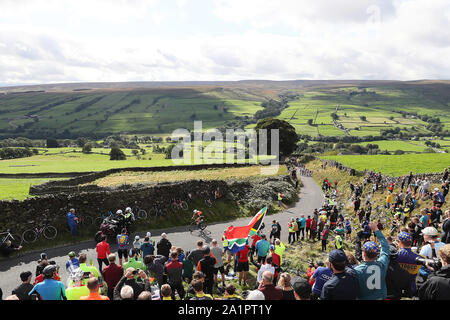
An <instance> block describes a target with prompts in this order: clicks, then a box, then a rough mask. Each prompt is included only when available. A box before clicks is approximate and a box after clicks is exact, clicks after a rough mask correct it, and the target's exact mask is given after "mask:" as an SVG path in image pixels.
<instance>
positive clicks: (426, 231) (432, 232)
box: [422, 227, 439, 236]
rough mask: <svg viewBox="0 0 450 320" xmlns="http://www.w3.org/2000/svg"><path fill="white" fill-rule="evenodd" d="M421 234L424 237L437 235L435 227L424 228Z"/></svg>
mask: <svg viewBox="0 0 450 320" xmlns="http://www.w3.org/2000/svg"><path fill="white" fill-rule="evenodd" d="M422 234H423V235H425V236H437V235H439V232H438V231H437V229H436V228H435V227H426V228H425V229H423V230H422Z"/></svg>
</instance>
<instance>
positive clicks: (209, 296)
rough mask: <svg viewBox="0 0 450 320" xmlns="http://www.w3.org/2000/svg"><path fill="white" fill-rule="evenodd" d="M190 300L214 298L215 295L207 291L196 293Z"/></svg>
mask: <svg viewBox="0 0 450 320" xmlns="http://www.w3.org/2000/svg"><path fill="white" fill-rule="evenodd" d="M190 300H214V299H213V297H212V296H211V295H209V294H205V293H196V294H195V297H192V298H191V299H190Z"/></svg>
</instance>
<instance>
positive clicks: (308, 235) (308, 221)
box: [297, 216, 313, 240]
mask: <svg viewBox="0 0 450 320" xmlns="http://www.w3.org/2000/svg"><path fill="white" fill-rule="evenodd" d="M312 220H313V219H311V216H308V218H307V219H306V224H305V226H306V238H310V237H311V222H312ZM297 239H298V236H297ZM303 239H304V237H302V240H303Z"/></svg>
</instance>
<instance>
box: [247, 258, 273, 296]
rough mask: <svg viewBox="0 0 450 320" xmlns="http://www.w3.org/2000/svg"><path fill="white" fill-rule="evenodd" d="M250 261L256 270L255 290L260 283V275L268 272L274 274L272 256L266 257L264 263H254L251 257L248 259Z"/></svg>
mask: <svg viewBox="0 0 450 320" xmlns="http://www.w3.org/2000/svg"><path fill="white" fill-rule="evenodd" d="M250 261H251V263H252V264H253V265H255V266H256V270H257V277H256V288H258V287H259V285H260V284H261V282H262V275H263V273H264V271H270V272H271V273H272V274H275V267H274V266H273V265H272V263H273V260H272V256H267V258H266V260H265V261H264V263H255V262H254V261H253V258H252V257H250Z"/></svg>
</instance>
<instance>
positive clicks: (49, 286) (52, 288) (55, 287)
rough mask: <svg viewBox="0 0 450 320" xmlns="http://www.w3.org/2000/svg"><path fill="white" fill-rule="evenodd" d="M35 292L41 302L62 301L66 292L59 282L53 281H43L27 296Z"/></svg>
mask: <svg viewBox="0 0 450 320" xmlns="http://www.w3.org/2000/svg"><path fill="white" fill-rule="evenodd" d="M34 292H37V293H38V294H39V296H40V297H41V299H42V300H64V298H65V297H66V290H65V288H64V284H63V283H62V282H61V281H57V280H54V279H45V280H44V281H43V282H40V283H38V284H36V285H35V286H34V288H33V289H32V290H31V291H30V292H29V293H28V295H31V294H33V293H34Z"/></svg>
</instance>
